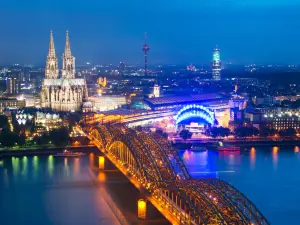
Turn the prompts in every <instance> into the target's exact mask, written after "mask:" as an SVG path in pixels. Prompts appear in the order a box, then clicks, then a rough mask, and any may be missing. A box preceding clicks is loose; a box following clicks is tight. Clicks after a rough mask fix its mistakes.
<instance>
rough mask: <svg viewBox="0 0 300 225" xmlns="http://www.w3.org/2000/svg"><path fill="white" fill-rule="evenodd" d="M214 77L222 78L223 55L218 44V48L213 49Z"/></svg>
mask: <svg viewBox="0 0 300 225" xmlns="http://www.w3.org/2000/svg"><path fill="white" fill-rule="evenodd" d="M212 78H213V80H221V57H220V49H219V47H218V46H216V48H214V50H213V59H212Z"/></svg>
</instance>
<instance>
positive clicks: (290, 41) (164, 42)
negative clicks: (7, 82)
mask: <svg viewBox="0 0 300 225" xmlns="http://www.w3.org/2000/svg"><path fill="white" fill-rule="evenodd" d="M169 3H170V1H169V0H167V1H164V2H161V1H156V0H155V1H151V2H150V1H149V2H143V3H142V2H138V1H131V2H130V3H126V4H125V3H123V2H122V1H120V0H113V1H110V2H98V1H94V0H88V1H87V2H85V4H82V3H81V4H80V3H79V2H78V1H72V2H71V1H69V0H66V1H64V3H61V4H60V3H59V2H58V1H51V3H50V1H46V0H43V1H40V2H39V3H38V4H37V3H34V2H32V1H31V2H27V3H26V4H25V3H23V2H22V1H20V0H15V1H13V2H10V1H9V2H5V3H3V5H2V16H3V18H8V19H6V20H2V22H1V24H0V26H1V28H2V30H4V31H5V32H3V33H2V35H1V37H0V64H11V63H20V64H32V63H34V64H42V62H44V59H45V57H46V54H45V44H47V43H48V33H49V30H50V29H52V30H53V35H54V38H55V40H56V42H57V45H58V46H57V52H58V55H59V56H60V54H61V53H62V52H63V46H61V43H63V39H64V35H63V33H64V31H65V29H67V28H68V29H69V30H70V31H71V33H72V36H71V39H72V42H73V43H74V44H73V45H74V50H73V51H74V54H76V55H77V58H78V62H80V63H83V62H87V61H90V62H92V63H95V64H96V63H100V62H101V63H104V64H106V63H118V62H120V61H125V63H126V64H139V65H141V64H143V55H142V53H141V51H140V46H141V45H142V44H143V43H144V41H143V39H144V32H145V31H147V34H148V43H149V45H150V46H151V54H150V55H149V64H164V63H166V64H167V63H176V64H178V63H189V62H191V63H194V64H200V63H205V62H209V61H210V58H211V51H212V49H213V48H214V46H216V45H219V46H220V48H221V49H222V60H223V61H224V62H225V63H226V62H232V63H233V64H248V63H283V64H289V63H291V64H297V63H298V62H300V54H298V52H300V45H299V44H298V40H299V38H300V33H299V31H298V30H297V29H295V27H297V24H298V23H299V21H300V15H298V13H297V12H298V11H299V8H300V5H299V1H297V0H294V1H293V0H289V1H285V2H284V3H282V1H267V0H264V1H249V0H244V1H221V0H220V1H214V2H210V1H201V3H200V2H199V1H194V0H193V1H190V2H189V4H185V3H184V2H181V1H172V3H173V4H169ZM153 12H155V14H153ZM179 12H180V14H179Z"/></svg>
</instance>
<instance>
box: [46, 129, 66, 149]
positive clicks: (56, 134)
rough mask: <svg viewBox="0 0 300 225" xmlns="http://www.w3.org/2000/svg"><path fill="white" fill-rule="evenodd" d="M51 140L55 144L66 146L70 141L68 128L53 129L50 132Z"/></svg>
mask: <svg viewBox="0 0 300 225" xmlns="http://www.w3.org/2000/svg"><path fill="white" fill-rule="evenodd" d="M49 137H50V141H51V142H52V143H53V144H54V145H55V146H66V145H67V144H68V143H69V132H68V129H66V128H64V127H63V128H59V129H54V130H51V131H50V133H49Z"/></svg>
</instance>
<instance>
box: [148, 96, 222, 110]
mask: <svg viewBox="0 0 300 225" xmlns="http://www.w3.org/2000/svg"><path fill="white" fill-rule="evenodd" d="M225 99H227V98H226V97H225V96H223V95H221V94H218V93H209V94H198V95H184V96H168V97H160V98H149V99H145V100H144V102H145V103H146V104H147V105H149V106H150V107H151V108H155V107H161V106H172V105H183V104H195V103H207V102H212V101H216V100H225Z"/></svg>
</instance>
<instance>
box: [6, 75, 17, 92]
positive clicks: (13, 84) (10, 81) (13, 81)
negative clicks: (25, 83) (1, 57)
mask: <svg viewBox="0 0 300 225" xmlns="http://www.w3.org/2000/svg"><path fill="white" fill-rule="evenodd" d="M6 89H7V94H8V95H16V94H19V92H20V84H19V81H18V80H17V78H12V77H9V78H7V79H6Z"/></svg>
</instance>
